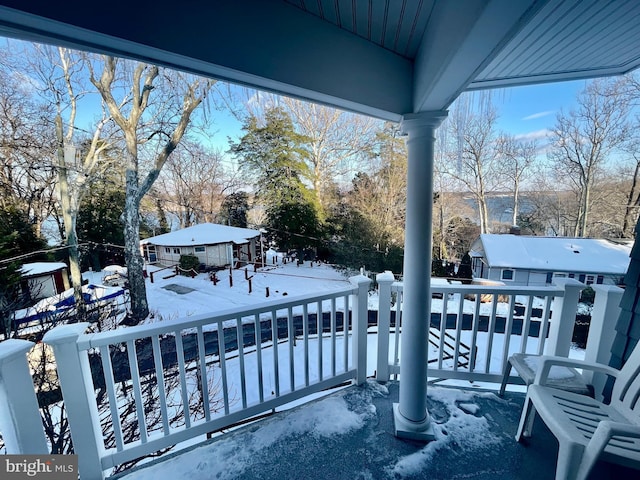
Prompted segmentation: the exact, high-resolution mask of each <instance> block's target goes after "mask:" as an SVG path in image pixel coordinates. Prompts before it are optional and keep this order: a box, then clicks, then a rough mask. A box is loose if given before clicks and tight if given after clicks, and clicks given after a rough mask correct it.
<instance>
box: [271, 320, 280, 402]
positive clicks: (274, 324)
mask: <svg viewBox="0 0 640 480" xmlns="http://www.w3.org/2000/svg"><path fill="white" fill-rule="evenodd" d="M271 341H272V343H273V377H274V379H275V383H276V384H275V393H276V397H279V396H280V368H279V360H280V359H279V358H278V312H277V310H275V309H274V310H271Z"/></svg>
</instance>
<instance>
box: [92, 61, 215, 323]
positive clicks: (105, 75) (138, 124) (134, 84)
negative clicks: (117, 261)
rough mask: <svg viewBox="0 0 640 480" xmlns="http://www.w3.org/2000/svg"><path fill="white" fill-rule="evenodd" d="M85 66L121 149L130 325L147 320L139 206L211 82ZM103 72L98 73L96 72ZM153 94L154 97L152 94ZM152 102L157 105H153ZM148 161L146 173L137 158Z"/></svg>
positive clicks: (140, 69)
mask: <svg viewBox="0 0 640 480" xmlns="http://www.w3.org/2000/svg"><path fill="white" fill-rule="evenodd" d="M100 63H101V64H100V65H98V64H97V63H96V65H93V64H91V63H90V64H89V66H90V80H91V83H93V85H94V86H95V87H96V88H97V89H98V92H99V93H100V95H101V97H102V100H103V101H104V103H105V105H106V108H107V109H108V111H109V113H110V115H111V117H112V118H113V120H114V122H115V123H116V124H117V125H118V127H119V128H120V130H121V131H122V135H123V137H124V144H125V155H124V157H125V158H124V163H125V178H126V185H125V192H126V197H125V208H124V213H123V223H124V234H125V259H126V263H127V271H128V277H129V287H130V290H131V310H132V316H133V318H134V319H135V320H137V321H140V320H142V319H144V318H146V317H147V315H148V314H149V306H148V303H147V295H146V286H145V280H144V277H143V274H142V271H143V265H144V262H143V259H142V255H141V254H140V248H139V241H140V202H141V201H142V198H143V197H144V195H145V194H146V193H147V192H148V191H149V190H150V189H151V187H152V186H153V183H154V182H155V181H156V179H157V178H158V176H159V175H160V171H161V169H162V167H163V166H164V164H165V163H166V161H167V159H168V158H169V156H170V155H171V153H172V152H173V151H174V150H175V149H176V147H177V146H178V144H179V143H180V141H181V140H182V138H183V136H184V135H185V133H186V131H187V128H188V127H189V123H190V121H191V116H192V114H193V112H194V111H195V110H196V109H197V108H198V107H199V106H200V104H201V103H202V102H203V101H204V99H205V98H206V96H207V94H208V93H209V91H210V90H211V87H212V85H213V84H214V83H215V82H214V81H213V80H210V79H205V78H200V77H194V76H191V75H187V74H183V73H179V72H170V71H167V70H164V69H160V68H159V67H157V66H154V65H147V64H144V63H134V62H129V61H124V60H120V59H116V58H114V57H109V56H103V57H101V62H100ZM98 68H100V69H101V70H102V71H101V72H100V73H99V72H98V71H97V70H98ZM154 92H155V93H154ZM152 93H154V96H153V98H155V99H156V100H157V101H156V102H152V99H153V98H152ZM145 146H147V147H149V148H148V149H147V150H145V153H146V154H147V155H148V157H147V158H148V159H149V163H150V165H149V166H148V168H147V169H145V165H144V162H143V160H144V157H143V156H142V153H143V150H144V147H145Z"/></svg>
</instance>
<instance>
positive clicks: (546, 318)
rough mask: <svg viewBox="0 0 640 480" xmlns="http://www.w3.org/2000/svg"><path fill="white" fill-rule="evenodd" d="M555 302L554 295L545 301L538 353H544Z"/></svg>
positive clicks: (539, 332)
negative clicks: (552, 307)
mask: <svg viewBox="0 0 640 480" xmlns="http://www.w3.org/2000/svg"><path fill="white" fill-rule="evenodd" d="M552 303H553V298H552V297H547V298H546V299H545V302H544V311H543V312H542V318H541V319H540V329H539V331H538V355H542V354H543V353H544V346H545V343H546V342H547V335H548V334H549V322H550V321H551V318H550V313H551V304H552Z"/></svg>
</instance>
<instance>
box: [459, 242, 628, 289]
mask: <svg viewBox="0 0 640 480" xmlns="http://www.w3.org/2000/svg"><path fill="white" fill-rule="evenodd" d="M631 245H632V242H629V241H624V240H617V241H614V240H606V239H596V238H568V237H531V236H520V235H511V234H508V235H497V234H483V235H480V237H478V239H477V240H476V241H475V242H474V243H473V245H472V246H471V251H470V252H469V255H470V256H471V267H472V270H473V277H474V278H485V279H489V280H496V281H501V282H505V283H506V284H507V285H531V286H540V285H547V284H551V283H553V279H554V278H575V279H576V280H578V281H580V282H583V283H584V284H586V285H591V284H608V285H619V284H621V283H622V282H623V278H624V275H625V273H626V272H627V268H628V267H629V255H630V253H631Z"/></svg>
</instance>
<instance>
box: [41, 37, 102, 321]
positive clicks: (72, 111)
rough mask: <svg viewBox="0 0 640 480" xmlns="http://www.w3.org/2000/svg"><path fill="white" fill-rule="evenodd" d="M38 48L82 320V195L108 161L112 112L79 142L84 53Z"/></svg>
mask: <svg viewBox="0 0 640 480" xmlns="http://www.w3.org/2000/svg"><path fill="white" fill-rule="evenodd" d="M35 50H36V51H37V52H39V60H40V62H39V67H40V68H39V69H38V70H39V72H40V80H41V81H42V82H43V84H44V85H45V89H46V92H47V95H48V96H49V97H50V98H51V99H52V101H53V102H54V105H55V137H56V143H57V152H56V172H57V175H58V192H59V195H60V205H61V213H62V218H63V223H64V238H65V242H66V245H67V246H68V254H69V273H70V274H71V284H72V287H73V290H74V298H75V302H76V305H77V314H78V320H80V321H82V320H83V319H84V314H85V311H84V301H83V295H82V274H81V272H80V254H79V251H78V235H77V233H76V223H77V219H78V212H79V209H80V204H81V202H82V198H83V197H84V196H85V195H86V194H87V192H88V190H89V189H90V187H91V183H92V181H93V180H94V179H95V178H96V177H97V176H98V175H100V174H101V173H102V172H103V171H104V169H105V168H108V167H109V162H108V160H107V156H106V155H105V151H106V150H107V149H108V148H109V143H108V141H105V140H104V138H103V129H104V127H105V125H106V124H107V122H108V121H109V116H108V115H107V114H106V113H105V112H103V114H102V118H100V119H99V120H98V121H97V122H96V123H95V124H94V125H93V133H92V134H90V136H89V137H88V138H86V139H84V141H83V142H82V143H83V145H82V148H78V147H76V145H77V143H76V142H77V139H78V130H77V128H76V123H77V117H78V108H79V106H78V102H79V101H80V100H81V99H82V97H84V96H85V95H86V94H87V92H86V90H85V88H84V85H83V83H82V82H83V80H82V78H81V76H82V71H83V69H84V62H85V60H84V57H83V56H82V54H80V53H78V52H73V51H71V50H68V49H66V48H62V47H58V48H54V47H48V46H36V47H35ZM65 124H66V125H65Z"/></svg>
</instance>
